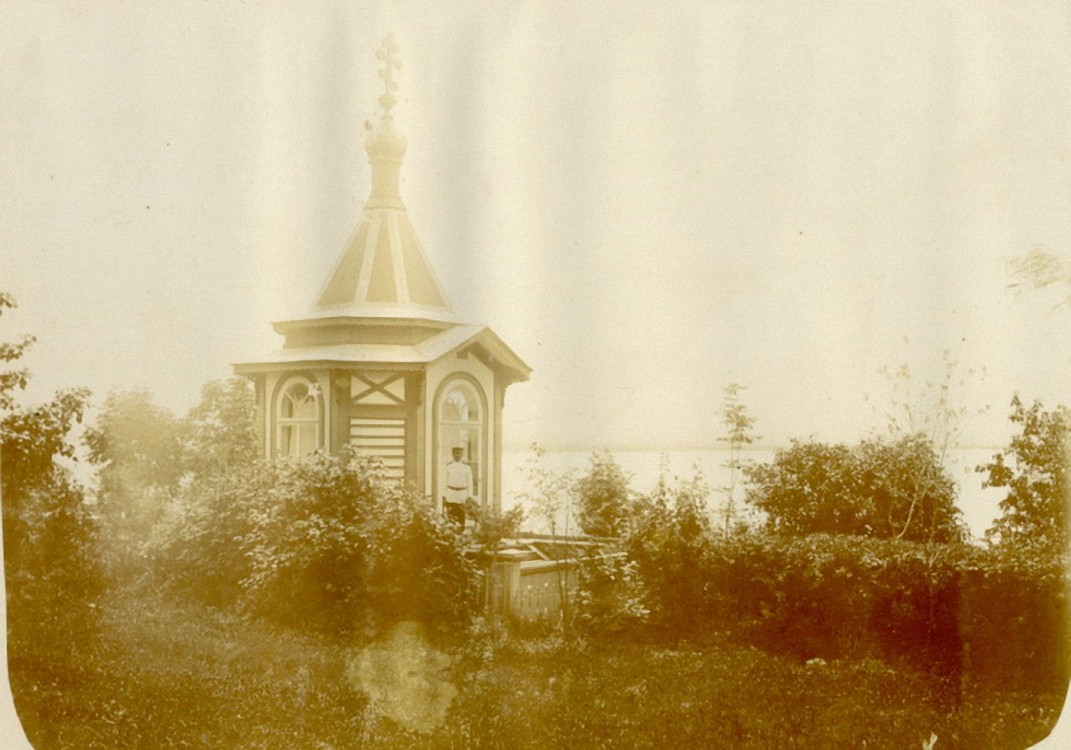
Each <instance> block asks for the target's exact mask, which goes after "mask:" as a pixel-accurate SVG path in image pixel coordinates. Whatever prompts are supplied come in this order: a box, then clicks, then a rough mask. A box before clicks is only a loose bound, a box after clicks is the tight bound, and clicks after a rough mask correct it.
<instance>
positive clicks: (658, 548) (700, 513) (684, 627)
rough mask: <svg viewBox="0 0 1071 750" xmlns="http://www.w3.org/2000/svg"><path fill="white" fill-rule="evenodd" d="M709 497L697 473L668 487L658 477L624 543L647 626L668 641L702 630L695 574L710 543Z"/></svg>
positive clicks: (701, 585)
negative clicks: (633, 566) (639, 584)
mask: <svg viewBox="0 0 1071 750" xmlns="http://www.w3.org/2000/svg"><path fill="white" fill-rule="evenodd" d="M709 494H710V488H709V487H708V486H707V484H706V482H705V481H704V480H703V477H702V475H701V474H699V473H698V472H697V473H696V475H695V476H694V477H693V478H692V479H690V480H687V481H681V480H676V481H674V482H670V480H669V479H668V478H667V477H666V476H665V475H664V474H663V475H662V476H661V477H660V478H659V482H658V484H657V485H656V486H655V489H654V491H653V492H652V493H651V494H650V495H649V496H647V497H643V498H641V499H640V500H639V502H638V504H637V510H636V518H635V520H634V522H633V531H632V533H631V534H630V535H629V537H628V539H627V540H626V542H625V550H626V551H627V553H628V557H629V559H630V560H631V561H634V562H635V563H636V566H637V571H638V573H639V576H640V579H641V581H642V583H643V586H644V589H645V591H646V592H647V594H648V601H647V603H646V609H649V610H650V612H651V617H650V621H651V624H652V625H653V626H654V627H655V628H656V629H660V630H662V631H664V632H666V633H668V634H670V635H687V634H689V633H692V632H695V631H696V630H698V629H699V628H701V626H702V623H701V622H700V620H699V617H701V615H700V608H699V605H700V604H701V603H702V602H703V601H704V599H705V588H706V582H705V581H704V579H703V576H702V573H701V571H702V570H703V568H704V558H705V556H706V554H707V551H708V549H709V546H710V540H711V538H712V526H711V522H710V517H709V516H708V514H707V510H706V499H707V496H708V495H709Z"/></svg>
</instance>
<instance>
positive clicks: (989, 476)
mask: <svg viewBox="0 0 1071 750" xmlns="http://www.w3.org/2000/svg"><path fill="white" fill-rule="evenodd" d="M1011 406H1012V413H1011V417H1010V419H1011V421H1012V422H1013V423H1015V424H1016V425H1019V434H1018V435H1016V436H1014V437H1013V438H1012V441H1011V444H1010V445H1009V446H1008V447H1007V448H1006V449H1005V450H1003V451H1001V452H1000V453H997V454H996V455H995V456H993V460H992V461H990V462H989V463H987V464H983V465H982V466H979V467H978V471H980V472H984V473H985V474H986V479H985V483H984V485H983V486H985V487H1007V488H1008V495H1007V497H1005V498H1004V499H1003V500H1002V501H1001V503H1000V508H1001V510H1002V511H1003V514H1002V515H1001V517H1000V518H999V519H997V522H996V524H994V526H993V528H992V529H990V530H989V531H988V532H987V536H989V537H990V538H991V539H997V540H999V541H1001V542H1002V543H1005V544H1021V543H1022V542H1024V541H1028V540H1031V539H1039V538H1040V539H1044V540H1047V541H1048V542H1049V543H1050V544H1051V545H1052V546H1053V547H1054V548H1055V550H1056V552H1057V553H1059V551H1061V550H1064V549H1066V547H1067V538H1068V533H1067V526H1068V511H1067V505H1068V502H1069V500H1071V481H1069V478H1068V463H1069V461H1071V444H1069V443H1068V440H1069V437H1071V411H1069V410H1068V409H1067V408H1066V407H1063V406H1060V407H1057V408H1056V409H1053V410H1051V411H1046V410H1045V409H1044V408H1043V407H1042V405H1041V403H1040V402H1037V401H1035V402H1034V403H1033V404H1032V405H1031V406H1030V408H1026V407H1024V406H1023V403H1022V401H1020V400H1019V397H1018V396H1015V397H1014V398H1012V402H1011Z"/></svg>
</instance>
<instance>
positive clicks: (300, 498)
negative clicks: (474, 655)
mask: <svg viewBox="0 0 1071 750" xmlns="http://www.w3.org/2000/svg"><path fill="white" fill-rule="evenodd" d="M172 508H173V515H172V518H171V521H170V523H169V524H168V526H167V527H166V529H165V531H164V533H162V534H161V535H160V538H159V540H158V543H157V546H156V548H155V555H154V558H155V561H156V563H157V569H158V570H159V571H160V572H161V574H162V575H165V576H167V577H168V578H169V579H170V581H171V582H172V584H173V585H175V586H177V587H179V588H180V589H182V590H185V591H186V592H189V593H194V594H197V595H200V596H201V597H203V598H205V599H207V600H208V601H210V602H214V603H216V604H240V605H241V606H243V607H245V608H246V609H247V610H248V611H250V612H255V613H257V614H260V615H263V616H265V617H267V618H269V619H270V620H272V621H275V622H277V623H279V624H282V625H285V626H288V627H294V628H298V629H301V630H306V631H314V632H322V633H327V634H331V635H335V636H339V637H352V636H358V637H367V636H371V635H372V634H374V633H376V632H379V631H380V630H382V629H383V628H386V627H390V626H391V625H392V624H394V623H396V622H399V621H402V620H414V621H419V622H423V623H425V624H426V625H428V626H429V627H430V628H431V630H432V632H434V633H438V634H441V635H442V634H449V633H451V632H459V631H460V630H461V629H462V628H463V627H464V625H465V623H466V622H467V619H468V617H469V616H470V615H471V612H472V609H473V606H474V594H475V585H476V578H475V575H474V568H473V565H472V563H470V562H469V561H468V560H467V559H466V558H465V555H464V548H463V545H462V544H461V540H460V538H459V537H458V535H457V534H456V532H455V531H454V530H453V529H451V528H450V527H449V526H448V525H447V524H446V523H445V522H444V521H443V519H442V517H441V516H440V515H439V514H438V513H436V512H435V511H434V509H433V508H432V507H431V505H430V504H429V503H427V502H426V501H425V500H424V499H423V498H421V497H418V496H416V495H415V494H412V493H410V492H407V491H404V490H402V489H400V488H396V487H394V486H393V485H391V484H389V483H387V482H385V481H384V480H383V478H382V467H381V466H380V465H379V464H377V463H375V462H374V461H373V460H371V459H368V458H366V457H363V456H354V455H351V454H345V455H341V456H327V455H323V454H317V455H316V456H314V457H312V458H310V459H309V460H307V461H304V462H301V463H296V464H268V463H263V464H259V463H258V464H253V465H251V466H250V467H249V468H248V469H247V470H244V471H237V472H235V473H233V474H232V475H230V476H224V477H217V478H215V479H211V480H204V481H195V482H193V483H191V484H190V485H188V486H187V487H185V488H184V489H183V490H182V492H181V493H180V494H179V495H178V496H177V497H176V499H175V501H174V503H173V506H172Z"/></svg>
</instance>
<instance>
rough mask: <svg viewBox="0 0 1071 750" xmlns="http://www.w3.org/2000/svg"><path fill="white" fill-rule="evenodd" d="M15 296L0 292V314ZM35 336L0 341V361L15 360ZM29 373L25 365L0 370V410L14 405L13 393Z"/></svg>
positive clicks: (10, 306)
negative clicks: (12, 340)
mask: <svg viewBox="0 0 1071 750" xmlns="http://www.w3.org/2000/svg"><path fill="white" fill-rule="evenodd" d="M16 306H17V305H16V304H15V298H14V297H12V296H11V295H10V294H8V293H6V292H0V315H3V313H4V310H6V309H11V308H14V307H16ZM35 341H36V338H35V337H33V336H31V335H28V334H27V335H24V336H23V337H22V338H21V340H19V341H17V342H10V341H0V362H15V361H17V360H19V359H21V358H22V355H23V354H25V353H26V351H27V350H28V349H29V348H30V347H31V346H33V345H34V342H35ZM29 380H30V373H29V370H27V369H26V368H25V367H20V368H17V369H11V370H0V412H5V411H8V410H10V409H12V408H13V407H14V406H15V394H16V393H17V392H19V391H21V390H23V389H24V388H26V385H27V384H28V383H29Z"/></svg>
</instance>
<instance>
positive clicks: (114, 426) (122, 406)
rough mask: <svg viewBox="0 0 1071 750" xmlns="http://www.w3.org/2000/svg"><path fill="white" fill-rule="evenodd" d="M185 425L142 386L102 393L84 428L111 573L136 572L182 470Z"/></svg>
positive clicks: (183, 463)
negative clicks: (94, 413) (93, 417)
mask: <svg viewBox="0 0 1071 750" xmlns="http://www.w3.org/2000/svg"><path fill="white" fill-rule="evenodd" d="M185 433H186V426H185V424H184V423H183V422H182V420H180V419H178V418H177V417H175V415H174V414H172V413H171V412H170V411H169V410H167V409H165V408H163V407H161V406H158V405H157V404H156V403H155V402H154V400H153V397H152V395H151V394H150V393H149V392H148V391H145V390H135V391H113V392H112V393H110V394H108V397H107V398H106V399H105V400H104V404H103V406H102V407H101V409H100V413H99V415H98V416H97V420H96V424H95V425H93V426H92V427H90V428H88V429H87V430H86V438H85V439H86V444H87V445H88V446H89V458H90V460H91V461H92V462H94V463H95V464H97V465H98V467H99V469H98V478H99V489H98V500H99V505H100V513H101V524H102V532H103V539H104V541H105V548H106V550H107V560H108V563H109V565H110V566H111V567H112V572H113V573H114V572H119V571H122V570H126V571H127V572H135V571H137V570H140V568H141V564H142V558H143V556H144V543H145V541H146V540H147V539H148V538H149V537H150V536H151V534H152V531H153V528H154V526H155V525H156V523H157V522H158V521H159V519H160V518H161V516H162V514H163V508H164V507H165V505H166V504H167V502H168V498H169V497H170V496H171V494H172V493H173V492H174V491H175V489H176V488H177V487H178V485H179V481H180V480H181V479H182V476H183V474H184V473H185V463H186V462H185V458H184V456H185Z"/></svg>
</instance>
